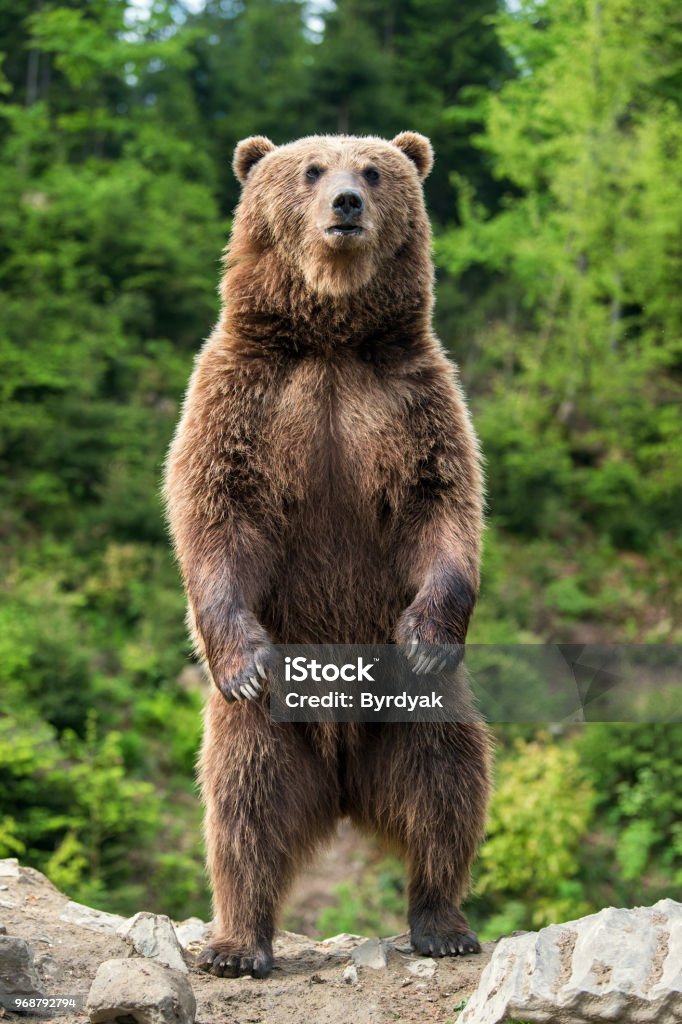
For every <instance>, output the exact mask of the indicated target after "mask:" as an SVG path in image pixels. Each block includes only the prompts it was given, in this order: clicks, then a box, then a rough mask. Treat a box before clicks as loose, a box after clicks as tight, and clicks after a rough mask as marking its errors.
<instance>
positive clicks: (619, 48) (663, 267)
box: [438, 0, 682, 611]
mask: <svg viewBox="0 0 682 1024" xmlns="http://www.w3.org/2000/svg"><path fill="white" fill-rule="evenodd" d="M674 11H675V6H674V4H673V3H672V2H664V3H660V4H645V5H644V6H642V5H641V4H636V3H634V2H632V0H610V2H608V3H604V4H589V3H586V2H585V3H583V2H580V3H574V2H573V0H571V2H568V0H547V2H534V0H525V2H523V3H521V4H519V5H515V6H514V9H513V11H509V12H506V13H504V14H501V15H500V16H499V17H498V19H497V25H498V32H499V35H500V39H501V40H502V41H503V43H504V44H505V46H506V48H507V50H508V51H509V53H510V54H511V55H512V56H513V57H514V60H515V63H516V66H517V68H518V70H519V74H518V75H517V76H516V77H515V78H513V79H510V80H508V81H507V82H506V83H505V84H504V85H503V87H502V88H501V89H500V90H499V92H497V93H490V94H489V95H488V97H487V102H486V115H485V131H484V133H482V134H481V136H480V140H479V141H480V145H481V146H482V147H483V149H484V150H485V152H487V153H488V154H489V156H490V158H491V160H492V161H493V168H494V171H495V173H496V174H497V175H498V177H499V178H500V180H501V181H502V182H504V183H505V185H506V194H505V195H504V197H502V199H501V201H500V204H499V208H498V209H496V210H494V211H492V215H491V211H490V210H489V209H486V208H485V207H484V206H483V205H482V204H481V203H480V202H477V201H476V199H475V196H474V193H473V190H472V189H471V187H470V185H469V184H468V183H467V182H466V180H465V179H464V177H463V176H460V177H459V178H458V179H457V183H458V185H459V188H460V204H459V209H460V218H461V222H462V225H461V227H458V228H454V229H451V230H449V231H447V232H445V233H444V234H443V236H442V237H441V238H440V240H439V243H438V252H439V259H440V262H441V264H442V265H443V267H445V268H446V269H447V270H448V271H449V272H450V273H451V274H455V275H463V274H469V275H471V273H473V272H474V270H477V271H478V273H479V276H480V274H481V271H486V272H487V274H488V280H489V281H490V282H491V290H490V293H489V298H488V300H487V302H486V304H485V305H484V307H483V308H484V310H485V313H486V320H487V322H486V323H482V324H481V325H480V327H479V328H478V337H476V338H475V339H474V342H473V345H474V348H475V349H477V350H478V351H479V352H480V353H481V354H480V357H479V359H480V367H478V368H477V373H480V375H481V380H482V377H483V374H486V377H487V379H486V381H485V385H484V387H483V389H482V390H483V394H482V395H481V398H480V399H479V400H478V404H479V410H478V416H477V424H478V427H479V430H480V432H481V435H482V438H483V444H484V449H485V450H486V453H487V455H488V459H489V466H490V482H491V489H492V493H493V495H494V496H495V511H496V515H497V516H498V517H499V520H498V521H499V522H501V523H502V524H503V525H504V526H506V527H507V528H508V529H510V530H513V531H514V532H515V533H526V534H527V535H535V534H537V533H541V534H543V535H550V536H554V537H557V536H560V535H561V534H562V533H565V531H566V530H567V529H568V528H573V529H574V530H575V528H576V527H577V526H579V525H581V524H583V523H585V524H589V526H590V528H591V529H595V530H597V531H598V532H599V533H600V534H601V535H602V536H605V537H608V538H609V539H610V540H611V542H612V543H614V544H615V545H616V546H621V547H630V548H636V549H639V550H647V549H648V547H649V545H650V542H651V537H652V535H655V534H656V533H659V532H664V531H666V530H668V529H669V525H670V523H671V521H673V520H674V519H675V516H676V515H677V516H679V511H680V508H681V507H682V474H681V472H680V460H679V458H678V454H677V446H678V444H677V440H676V439H677V438H679V433H680V427H681V426H682V418H681V412H680V410H681V409H682V392H681V390H680V378H679V368H680V356H681V353H682V330H681V326H680V325H681V320H682V306H681V304H680V290H679V286H678V282H679V278H680V273H681V271H682V263H681V260H682V255H681V253H680V247H679V244H678V242H679V237H680V234H681V232H682V193H681V192H680V189H679V187H678V185H679V182H678V175H677V173H676V169H677V168H678V167H679V163H680V157H681V154H682V150H681V144H682V132H681V131H680V123H681V121H680V116H679V115H680V106H681V104H682V79H681V76H680V73H679V47H680V35H679V25H678V24H677V23H676V21H675V14H674ZM499 277H503V279H504V281H505V284H504V286H502V285H500V284H497V283H496V281H497V280H498V279H499ZM491 312H492V320H493V328H492V335H491V329H490V327H489V326H488V323H489V321H490V316H491ZM500 320H502V324H504V325H506V326H507V329H506V330H505V329H504V327H503V326H502V324H498V323H496V322H497V321H500ZM512 325H514V326H513V328H512V330H509V329H508V328H509V327H510V326H512ZM491 342H492V344H491ZM538 437H541V438H542V444H538V443H537V439H538ZM567 497H568V498H569V499H570V500H569V502H568V503H567V501H566V499H567ZM567 504H568V507H567ZM564 596H565V595H564ZM580 603H581V602H580V601H578V605H580ZM569 604H571V605H573V606H574V607H575V606H576V601H575V600H574V599H572V598H571V599H570V600H569ZM581 610H582V609H581ZM585 610H586V611H587V610H588V609H585Z"/></svg>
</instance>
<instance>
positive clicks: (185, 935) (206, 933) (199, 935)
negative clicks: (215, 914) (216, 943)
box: [174, 917, 211, 949]
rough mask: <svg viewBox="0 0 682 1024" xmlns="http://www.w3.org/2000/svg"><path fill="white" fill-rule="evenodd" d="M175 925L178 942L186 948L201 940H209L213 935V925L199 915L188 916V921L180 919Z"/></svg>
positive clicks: (203, 941) (204, 941)
mask: <svg viewBox="0 0 682 1024" xmlns="http://www.w3.org/2000/svg"><path fill="white" fill-rule="evenodd" d="M174 927H175V934H176V935H177V938H178V942H179V943H180V945H181V946H182V947H183V948H184V949H187V948H188V947H189V946H193V945H195V944H197V943H200V942H201V943H206V942H208V940H209V938H210V935H211V925H210V924H207V923H206V921H202V920H201V919H200V918H198V917H188V918H187V920H186V921H179V922H178V924H176V925H175V926H174Z"/></svg>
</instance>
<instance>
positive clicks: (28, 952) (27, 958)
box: [0, 935, 45, 1007]
mask: <svg viewBox="0 0 682 1024" xmlns="http://www.w3.org/2000/svg"><path fill="white" fill-rule="evenodd" d="M44 994H45V993H44V992H42V991H41V988H40V978H39V977H38V972H37V971H36V968H35V963H34V960H33V950H32V949H31V947H30V946H29V944H28V942H26V940H25V939H18V938H16V937H15V936H13V935H0V1005H2V1006H8V1007H9V1003H10V1000H11V999H12V998H14V997H15V996H23V997H26V998H28V999H31V998H35V997H40V996H43V995H44Z"/></svg>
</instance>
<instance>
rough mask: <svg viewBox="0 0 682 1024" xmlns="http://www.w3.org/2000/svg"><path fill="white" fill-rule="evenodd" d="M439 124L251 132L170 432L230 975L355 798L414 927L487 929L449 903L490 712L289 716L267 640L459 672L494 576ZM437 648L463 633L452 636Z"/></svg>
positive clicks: (457, 934)
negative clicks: (445, 341) (436, 307)
mask: <svg viewBox="0 0 682 1024" xmlns="http://www.w3.org/2000/svg"><path fill="white" fill-rule="evenodd" d="M432 160H433V154H432V150H431V145H430V143H429V141H428V139H426V138H424V137H423V136H421V135H418V134H416V133H413V132H403V133H402V134H400V135H398V136H396V138H395V139H393V141H392V142H387V141H385V140H383V139H379V138H354V137H348V136H314V137H310V138H304V139H300V140H299V141H297V142H293V143H291V144H289V145H285V146H275V145H273V144H272V143H271V142H270V141H269V140H268V139H266V138H262V137H253V138H249V139H245V140H244V141H243V142H240V143H239V145H238V146H237V149H236V152H235V156H234V170H235V173H236V175H237V177H238V179H239V181H240V182H241V184H242V186H243V189H242V195H241V200H240V202H239V205H238V207H237V210H236V214H235V219H234V226H233V231H232V237H231V241H230V244H229V246H228V249H227V252H226V258H225V274H224V278H223V282H222V298H223V309H222V313H221V316H220V319H219V321H218V324H217V326H216V328H215V330H214V332H213V334H212V335H211V336H210V338H209V339H208V341H207V342H206V344H205V345H204V348H203V349H202V351H201V354H200V356H199V358H198V361H197V364H196V368H195V370H194V374H193V376H192V380H191V383H190V386H189V390H188V393H187V398H186V401H185V405H184V409H183V414H182V419H181V421H180V424H179V427H178V429H177V433H176V435H175V439H174V440H173V443H172V445H171V449H170V453H169V457H168V463H167V472H166V499H167V504H168V515H169V520H170V526H171V531H172V535H173V539H174V542H175V548H176V551H177V557H178V560H179V563H180V566H181V569H182V574H183V578H184V582H185V586H186V590H187V595H188V600H189V620H190V623H191V628H192V631H193V634H194V639H195V641H196V645H197V649H198V651H199V652H200V654H201V656H202V658H203V659H204V660H205V663H206V665H207V667H208V670H209V672H210V675H211V677H212V679H213V681H214V683H215V690H214V692H213V695H212V697H211V698H210V699H209V701H208V706H207V709H206V723H205V726H206V727H205V736H204V743H203V751H202V755H201V772H200V777H201V785H202V789H203V798H204V801H205V805H206V818H205V830H206V843H207V848H208V865H209V869H210V875H211V881H212V885H213V893H214V904H215V931H214V935H213V938H212V941H211V942H210V944H209V946H208V947H207V948H206V949H205V950H204V951H203V953H202V954H201V958H200V963H201V966H202V967H203V968H204V969H205V970H207V971H211V972H212V973H213V974H216V975H219V976H229V977H237V976H238V975H240V974H251V975H253V976H255V977H263V976H264V975H266V974H267V973H268V972H269V970H270V969H271V967H272V939H273V933H274V929H275V923H276V918H277V912H278V909H279V908H280V906H281V903H282V900H283V898H284V896H285V895H286V892H287V890H288V888H289V886H290V884H291V882H292V879H293V878H294V876H295V874H296V872H297V871H298V869H300V867H301V865H302V864H303V863H304V862H305V861H306V859H307V858H309V857H310V856H311V855H312V854H313V852H314V851H315V849H316V848H317V847H318V846H319V844H320V843H321V842H322V841H324V840H325V839H327V838H329V837H330V836H331V835H332V834H333V831H334V828H335V825H336V822H337V821H338V820H339V818H341V817H343V816H349V817H350V818H351V820H352V821H353V822H354V823H355V824H356V825H358V826H359V827H360V828H362V829H365V830H368V831H370V832H371V833H372V834H374V835H377V836H378V837H380V838H381V839H383V840H385V841H387V842H388V843H389V844H390V845H391V846H392V847H393V848H394V849H396V848H397V849H398V850H400V851H401V852H402V854H403V855H404V857H405V860H406V863H407V868H408V873H409V887H408V900H409V924H410V931H411V940H412V945H413V946H414V948H415V949H416V950H417V951H418V952H420V953H424V954H429V955H432V956H449V955H453V956H454V955H457V954H462V953H471V952H476V951H478V950H479V948H480V947H479V945H478V941H477V939H476V936H475V935H474V934H473V933H472V931H471V930H470V929H469V926H468V924H467V921H466V918H465V917H464V915H463V914H462V912H461V910H460V907H459V904H460V901H461V899H462V897H463V896H464V895H465V893H466V891H467V886H468V881H469V871H470V866H471V863H472V860H473V858H474V856H475V853H476V849H477V846H478V844H479V842H480V840H481V837H482V834H483V830H484V820H485V812H486V804H487V799H488V792H489V743H488V735H487V731H486V729H485V726H484V725H483V724H482V723H480V722H478V721H475V720H474V721H468V722H466V723H464V722H458V723H442V722H441V723H418V722H413V723H385V724H376V723H373V724H359V723H346V724H341V723H324V724H323V723H315V724H310V723H308V724H304V723H301V724H296V723H276V722H273V721H272V719H271V718H270V715H269V711H268V705H267V691H268V685H267V679H268V666H269V665H270V664H272V661H271V659H272V656H273V648H272V645H274V644H289V643H292V644H294V643H295V644H308V643H310V644H319V643H338V644H388V643H396V644H398V645H399V646H400V647H401V648H402V650H403V651H404V653H405V656H406V657H409V658H411V664H412V665H413V666H414V668H415V671H416V672H418V673H423V674H426V675H428V674H429V673H433V672H442V671H446V672H447V671H449V672H452V671H453V669H454V666H455V665H456V663H457V661H458V659H459V656H460V654H461V650H462V645H463V644H464V640H465V636H466V632H467V626H468V622H469V617H470V615H471V612H472V609H473V606H474V602H475V600H476V595H477V590H478V582H479V556H480V539H481V527H482V511H481V509H482V482H481V470H480V464H479V453H478V447H477V442H476V438H475V435H474V433H473V431H472V427H471V424H470V421H469V417H468V414H467V409H466V406H465V403H464V399H463V397H462V394H461V392H460V390H459V387H458V384H457V380H456V374H455V370H454V367H453V366H452V365H451V364H450V363H449V362H448V360H447V359H446V357H445V355H444V353H443V350H442V348H441V345H440V343H439V342H438V340H437V339H436V338H435V336H434V334H433V331H432V327H431V313H432V304H433V271H432V264H431V239H430V228H429V222H428V219H427V216H426V211H425V208H424V199H423V195H422V181H423V179H424V178H425V177H426V175H427V174H428V173H429V170H430V168H431V164H432ZM446 652H447V653H446Z"/></svg>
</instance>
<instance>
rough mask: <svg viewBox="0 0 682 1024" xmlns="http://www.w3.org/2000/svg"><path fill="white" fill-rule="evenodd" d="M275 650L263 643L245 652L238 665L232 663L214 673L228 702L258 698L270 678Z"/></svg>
mask: <svg viewBox="0 0 682 1024" xmlns="http://www.w3.org/2000/svg"><path fill="white" fill-rule="evenodd" d="M273 658H274V651H273V649H272V648H271V647H269V646H266V645H263V646H261V647H257V648H256V649H255V650H253V651H249V652H248V653H246V654H244V655H243V656H242V657H241V658H240V659H239V663H238V665H236V666H235V665H231V666H229V667H227V668H225V669H223V670H222V671H220V672H217V673H213V678H214V680H215V683H216V686H217V687H218V689H219V690H220V692H221V693H222V695H223V697H224V698H225V700H226V701H228V703H232V702H233V701H237V700H258V698H259V697H260V696H261V695H262V693H263V686H264V684H265V683H266V682H267V680H268V669H269V668H270V667H271V666H272V662H273Z"/></svg>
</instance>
